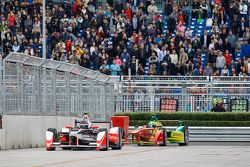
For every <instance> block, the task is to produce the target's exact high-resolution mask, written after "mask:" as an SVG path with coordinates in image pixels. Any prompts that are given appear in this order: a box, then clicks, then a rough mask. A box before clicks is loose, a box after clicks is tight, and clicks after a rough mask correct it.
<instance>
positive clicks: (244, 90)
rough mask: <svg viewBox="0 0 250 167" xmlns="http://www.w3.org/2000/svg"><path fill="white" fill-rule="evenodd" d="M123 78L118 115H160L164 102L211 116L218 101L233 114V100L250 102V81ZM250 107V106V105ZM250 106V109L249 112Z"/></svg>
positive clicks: (181, 77)
mask: <svg viewBox="0 0 250 167" xmlns="http://www.w3.org/2000/svg"><path fill="white" fill-rule="evenodd" d="M128 78H129V77H123V79H122V81H121V82H120V85H119V93H118V97H117V98H116V112H140V111H156V112H157V111H160V110H161V99H162V98H167V99H177V100H178V104H177V105H178V108H177V111H184V112H209V111H210V110H211V108H212V105H213V102H214V100H215V99H218V98H220V99H222V102H223V105H224V106H225V108H226V110H227V111H230V100H231V99H247V100H248V101H249V99H250V77H244V78H242V77H217V78H216V77H211V78H210V77H206V76H202V77H193V76H137V77H131V79H128ZM248 105H250V103H248ZM249 109H250V106H248V111H249Z"/></svg>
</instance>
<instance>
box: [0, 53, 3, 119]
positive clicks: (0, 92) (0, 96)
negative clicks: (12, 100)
mask: <svg viewBox="0 0 250 167" xmlns="http://www.w3.org/2000/svg"><path fill="white" fill-rule="evenodd" d="M2 56H3V55H2V53H0V115H2V114H3V59H2Z"/></svg>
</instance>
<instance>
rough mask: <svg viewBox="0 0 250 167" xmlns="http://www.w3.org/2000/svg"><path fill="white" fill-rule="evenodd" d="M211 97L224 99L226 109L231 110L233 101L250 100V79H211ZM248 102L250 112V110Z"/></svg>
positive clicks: (246, 77) (243, 77) (244, 77)
mask: <svg viewBox="0 0 250 167" xmlns="http://www.w3.org/2000/svg"><path fill="white" fill-rule="evenodd" d="M210 96H211V99H212V98H217V97H219V98H222V99H224V100H223V101H225V102H224V107H225V109H226V110H227V111H229V110H230V105H229V104H230V100H231V99H248V101H249V99H250V77H248V76H242V77H221V76H220V77H211V89H210ZM249 103H250V101H249V102H248V105H249V106H248V110H249V109H250V104H249Z"/></svg>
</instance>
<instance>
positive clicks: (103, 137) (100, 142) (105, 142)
mask: <svg viewBox="0 0 250 167" xmlns="http://www.w3.org/2000/svg"><path fill="white" fill-rule="evenodd" d="M96 144H97V147H96V148H97V149H98V150H100V151H108V149H109V139H108V130H107V129H104V130H103V131H100V132H99V133H98V134H97V140H96Z"/></svg>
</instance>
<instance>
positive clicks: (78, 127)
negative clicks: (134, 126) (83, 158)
mask: <svg viewBox="0 0 250 167" xmlns="http://www.w3.org/2000/svg"><path fill="white" fill-rule="evenodd" d="M98 123H100V122H98ZM122 136H123V130H122V129H121V128H119V127H112V128H110V130H109V131H108V130H107V128H99V127H98V126H97V125H92V123H91V122H90V120H89V117H88V116H84V117H83V120H81V121H77V120H75V127H72V126H65V127H63V128H62V129H61V131H59V132H57V130H56V129H53V128H48V130H47V131H46V143H45V145H46V149H47V150H48V151H54V150H55V149H56V148H62V149H64V150H68V149H72V150H78V149H84V148H85V149H86V148H89V149H97V150H101V151H107V150H108V149H109V148H112V149H117V150H120V149H121V148H122V146H123V143H122Z"/></svg>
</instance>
